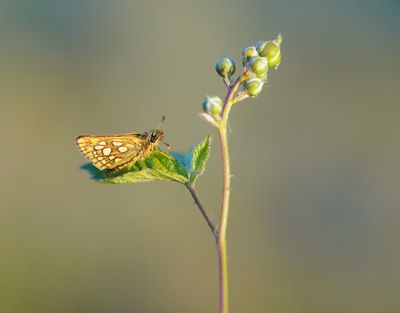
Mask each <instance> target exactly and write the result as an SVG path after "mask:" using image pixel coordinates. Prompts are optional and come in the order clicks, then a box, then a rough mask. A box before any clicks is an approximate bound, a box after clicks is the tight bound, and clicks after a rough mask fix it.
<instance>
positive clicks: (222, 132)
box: [217, 127, 231, 313]
mask: <svg viewBox="0 0 400 313" xmlns="http://www.w3.org/2000/svg"><path fill="white" fill-rule="evenodd" d="M218 134H219V139H220V143H221V153H222V159H223V163H224V164H223V167H224V187H223V197H222V204H221V218H220V224H219V227H218V238H217V250H218V267H219V294H220V302H219V312H220V313H228V310H229V302H228V300H229V297H228V260H227V259H228V256H227V248H226V230H227V226H228V213H229V195H230V185H231V175H230V164H229V147H228V138H227V131H226V127H223V128H219V129H218Z"/></svg>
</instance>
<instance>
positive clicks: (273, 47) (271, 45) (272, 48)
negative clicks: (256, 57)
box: [256, 34, 282, 68]
mask: <svg viewBox="0 0 400 313" xmlns="http://www.w3.org/2000/svg"><path fill="white" fill-rule="evenodd" d="M281 43H282V35H281V34H279V35H278V37H277V38H276V39H275V40H273V41H265V40H261V41H259V42H258V43H257V46H256V47H257V52H258V53H259V54H260V56H262V57H265V58H267V60H268V65H269V66H270V67H273V68H277V67H278V65H279V63H281V59H282V55H281V49H280V45H281Z"/></svg>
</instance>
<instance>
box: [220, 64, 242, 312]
mask: <svg viewBox="0 0 400 313" xmlns="http://www.w3.org/2000/svg"><path fill="white" fill-rule="evenodd" d="M246 75H247V72H246V71H244V72H243V73H242V75H240V76H239V77H238V79H237V80H236V81H235V82H234V84H233V85H232V86H230V87H229V88H228V93H227V95H226V98H225V101H224V107H223V109H222V114H221V121H220V122H219V124H218V127H217V128H218V135H219V141H220V145H221V155H222V161H223V168H224V171H223V173H224V174H223V175H224V178H223V180H224V183H223V184H224V185H223V194H222V202H221V216H220V224H219V226H218V236H217V251H218V268H219V313H228V311H229V297H228V255H227V247H226V230H227V227H228V215H229V198H230V191H231V168H230V158H229V145H228V136H227V133H228V131H227V125H228V119H229V113H230V110H231V108H232V104H233V102H234V101H233V99H234V96H235V94H236V91H237V90H238V88H239V86H240V84H241V83H242V81H243V80H244V78H245V77H246Z"/></svg>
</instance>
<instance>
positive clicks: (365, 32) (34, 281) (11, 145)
mask: <svg viewBox="0 0 400 313" xmlns="http://www.w3.org/2000/svg"><path fill="white" fill-rule="evenodd" d="M399 29H400V5H399V2H398V1H394V0H393V1H389V0H386V1H345V0H338V1H305V0H303V1H294V0H293V1H263V0H247V1H238V0H235V1H211V0H203V1H191V2H190V1H178V0H171V1H105V0H70V1H61V0H36V1H32V0H18V1H16V0H2V1H1V4H0V44H1V49H0V65H1V67H0V68H1V71H0V81H1V83H0V116H1V117H0V118H1V120H0V130H1V133H2V134H3V138H2V148H1V151H2V153H1V154H0V160H1V164H2V166H1V168H2V180H1V183H0V184H1V186H0V187H1V188H0V248H1V259H0V312H1V313H31V312H32V313H35V312H41V313H54V312H56V313H71V312H74V313H76V312H78V313H95V312H96V313H111V312H119V313H125V312H126V313H128V312H140V313H142V312H143V313H145V312H149V313H154V312H166V313H168V312H171V313H172V312H191V313H206V312H216V311H217V302H218V296H217V294H218V292H217V264H216V255H215V246H214V242H213V239H212V237H211V235H210V233H209V230H208V228H207V226H206V224H205V223H204V221H203V220H202V218H201V216H200V214H199V212H198V211H197V209H196V207H195V206H194V205H193V203H192V199H191V198H190V195H189V193H188V192H187V190H185V189H184V188H183V187H182V186H180V185H178V184H174V183H146V184H135V185H101V184H98V183H95V182H93V181H91V180H90V179H89V177H88V175H87V173H85V172H83V171H81V170H80V169H79V167H80V165H81V164H83V163H85V160H84V159H83V157H82V156H81V155H80V153H79V152H78V150H77V148H76V146H75V143H74V140H73V139H74V137H75V136H77V135H80V134H88V133H89V134H102V133H119V132H132V131H135V132H141V131H145V130H148V129H150V128H152V127H154V126H155V125H156V124H157V123H158V121H159V120H160V118H161V116H162V115H166V116H167V120H166V122H165V123H164V125H163V130H164V131H165V132H166V140H167V142H169V143H170V144H171V145H173V147H174V149H176V150H185V149H187V148H189V147H190V146H192V145H193V144H195V143H197V142H199V141H200V140H201V139H202V138H203V137H204V136H205V135H206V134H207V133H211V134H212V135H213V137H214V145H213V148H212V152H211V153H212V155H211V158H210V161H209V163H208V167H207V171H206V173H205V175H203V176H202V177H201V178H200V180H199V182H198V192H199V195H200V197H201V198H202V200H203V202H204V203H205V204H206V206H207V207H208V208H209V210H210V211H211V212H213V215H214V217H217V215H218V213H217V212H218V205H219V200H220V191H221V168H220V166H221V163H220V155H219V150H218V147H217V145H216V137H215V132H214V130H213V129H211V128H210V127H209V126H208V125H206V124H205V123H204V122H202V121H201V120H200V119H199V118H198V117H197V115H196V113H197V112H200V111H201V107H200V102H201V99H202V97H203V96H204V95H206V94H219V95H220V96H223V95H224V92H225V89H224V86H223V84H222V82H221V81H220V79H219V78H218V77H217V75H216V74H215V72H214V62H215V60H216V59H217V58H218V57H219V56H220V55H221V54H222V53H225V54H227V55H229V56H231V57H233V58H235V59H236V60H237V61H238V62H240V53H241V50H242V48H244V47H246V46H248V45H251V44H254V43H255V42H256V41H257V40H259V39H271V38H275V36H276V35H277V34H278V33H279V32H280V31H281V32H282V33H283V34H284V43H283V46H282V49H283V62H282V64H281V66H280V67H279V69H278V70H277V71H272V72H271V73H270V84H269V85H268V86H267V88H266V89H265V91H264V92H263V93H262V94H261V96H259V97H258V98H257V99H255V100H251V101H250V100H247V101H246V102H243V103H242V104H240V105H239V106H238V107H236V108H235V110H234V111H233V112H232V113H233V114H232V118H231V127H232V133H231V136H230V140H231V150H232V168H233V174H234V178H233V194H232V206H231V216H230V228H229V233H228V237H229V238H228V240H229V265H230V283H231V309H232V310H231V312H232V313H235V312H236V313H239V312H242V313H243V312H262V313H264V312H265V313H269V312H279V313H303V312H304V313H319V312H324V313H339V312H340V313H342V312H352V313H369V312H371V313H375V312H383V313H392V312H393V313H395V312H396V313H397V312H399V310H400V298H399V290H400V289H399V288H400V266H399V264H400V245H399V235H400V228H399V224H400V213H399V204H400V201H399V194H400V192H399V191H400V190H399V181H400V170H399V169H400V166H399V165H400V163H399V158H400V145H399V131H400V125H399V122H398V117H399V114H400V108H399V100H400V88H399V87H400V78H399V73H400V59H399V56H400V37H399Z"/></svg>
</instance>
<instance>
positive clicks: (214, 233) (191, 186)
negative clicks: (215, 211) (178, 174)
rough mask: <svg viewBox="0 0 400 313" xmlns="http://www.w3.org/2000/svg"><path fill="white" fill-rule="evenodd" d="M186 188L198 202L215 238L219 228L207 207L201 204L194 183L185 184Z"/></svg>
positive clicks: (195, 201)
mask: <svg viewBox="0 0 400 313" xmlns="http://www.w3.org/2000/svg"><path fill="white" fill-rule="evenodd" d="M185 186H186V188H187V189H188V190H189V192H190V194H191V195H192V197H193V200H194V203H196V205H197V207H198V208H199V210H200V212H201V214H202V215H203V217H204V219H205V220H206V222H207V225H208V227H210V229H211V231H212V233H213V236H214V237H215V239H217V238H218V229H217V227H216V226H215V225H214V223H213V221H212V219H211V217H210V216H209V215H208V213H207V211H206V209H205V208H204V206H203V205H202V204H201V202H200V199H199V197H198V196H197V194H196V191H195V190H194V188H193V185H192V184H190V183H186V184H185Z"/></svg>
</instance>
